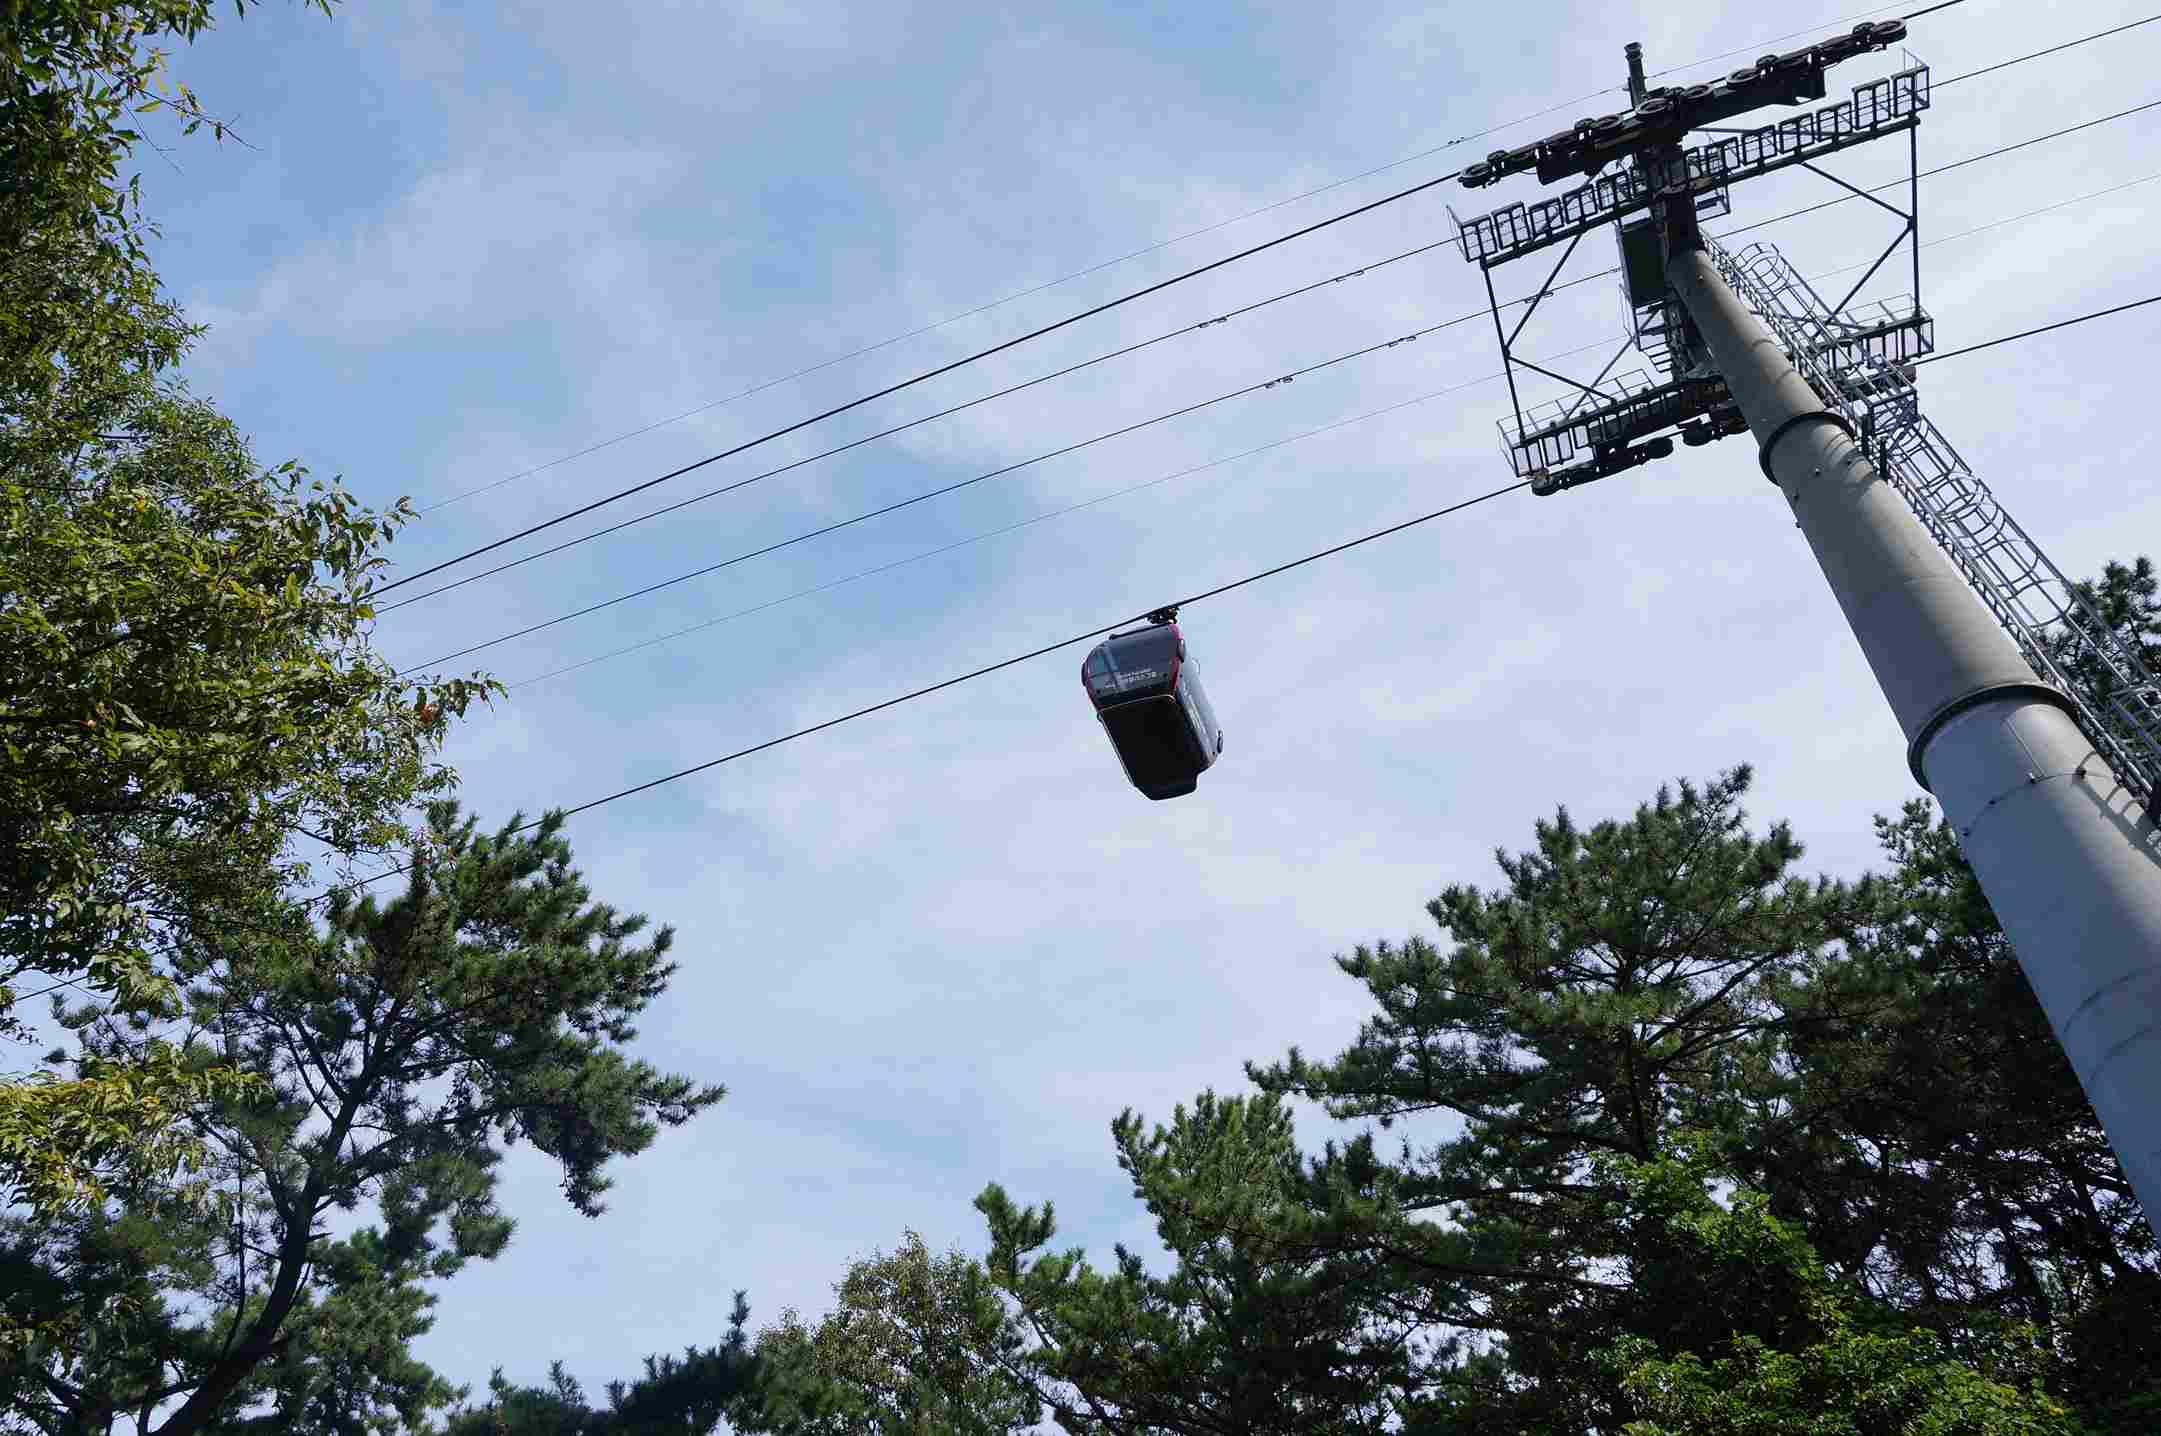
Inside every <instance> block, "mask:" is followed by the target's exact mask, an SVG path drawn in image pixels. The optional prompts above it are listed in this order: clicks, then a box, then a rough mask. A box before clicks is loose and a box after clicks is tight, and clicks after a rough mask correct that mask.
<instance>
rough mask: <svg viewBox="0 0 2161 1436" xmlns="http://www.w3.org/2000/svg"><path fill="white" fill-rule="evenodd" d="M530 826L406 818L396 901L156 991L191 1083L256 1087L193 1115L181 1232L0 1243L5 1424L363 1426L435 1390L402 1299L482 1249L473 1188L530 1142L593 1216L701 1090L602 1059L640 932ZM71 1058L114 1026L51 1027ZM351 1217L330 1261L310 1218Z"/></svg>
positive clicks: (174, 1435) (13, 1232) (132, 1212)
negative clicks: (368, 1218)
mask: <svg viewBox="0 0 2161 1436" xmlns="http://www.w3.org/2000/svg"><path fill="white" fill-rule="evenodd" d="M561 826H562V820H561V818H560V816H558V815H551V816H549V817H548V818H546V819H544V820H542V821H541V822H540V823H538V824H537V825H535V826H533V827H532V828H531V829H530V830H528V831H524V832H520V831H519V830H518V829H519V827H520V824H519V822H518V820H517V819H515V818H514V819H512V821H511V822H510V823H508V824H506V825H505V826H504V827H503V828H502V829H501V830H499V831H498V832H496V833H494V834H492V835H490V834H483V833H481V832H479V831H478V826H477V823H476V822H475V821H474V820H473V819H470V818H467V817H464V816H462V815H461V814H460V813H459V812H458V809H457V807H456V805H455V804H454V803H450V802H439V803H436V804H433V805H431V807H430V808H429V810H428V829H427V833H426V842H425V843H424V844H423V846H422V848H421V849H420V854H419V857H418V859H417V861H416V862H415V865H414V869H413V872H412V875H411V879H410V881H409V883H408V885H407V887H406V889H405V891H404V893H403V894H402V895H401V896H399V897H397V898H395V899H393V900H392V901H390V902H388V903H383V904H378V903H377V902H376V901H375V900H374V899H373V898H372V897H365V898H361V899H360V900H358V901H354V900H351V899H350V898H349V897H341V898H339V899H338V900H336V901H335V902H334V903H333V904H332V906H331V909H330V912H329V914H328V918H327V921H326V923H325V924H324V927H323V929H321V930H317V929H313V928H311V927H310V926H309V925H308V924H307V923H306V922H305V921H304V919H302V918H301V917H300V915H299V914H298V912H297V911H294V912H291V913H289V914H288V922H287V925H286V927H285V929H284V930H283V931H282V933H278V932H271V931H268V930H265V929H261V928H258V929H254V930H250V931H234V932H231V933H227V934H224V935H222V936H218V937H213V936H210V935H206V934H198V935H197V942H196V945H195V946H194V947H193V949H192V950H191V951H189V952H188V953H186V954H185V955H184V957H183V960H182V967H183V970H184V972H185V974H186V975H187V978H188V981H189V986H188V992H187V1003H188V1020H189V1024H190V1030H189V1031H187V1032H186V1033H185V1034H181V1035H180V1036H178V1037H177V1038H176V1041H177V1042H178V1044H179V1045H180V1046H181V1047H182V1049H183V1050H186V1051H188V1052H190V1053H192V1054H193V1056H194V1058H195V1060H197V1061H199V1062H201V1063H204V1064H210V1063H217V1064H221V1065H224V1066H228V1067H232V1068H236V1069H238V1070H240V1071H243V1072H247V1073H251V1074H254V1075H256V1076H257V1077H258V1078H260V1079H261V1085H260V1086H259V1088H258V1089H256V1090H255V1092H254V1094H253V1095H252V1096H249V1097H246V1098H242V1099H236V1100H228V1101H223V1102H216V1103H207V1104H204V1105H203V1106H202V1107H200V1108H198V1109H197V1110H196V1111H194V1112H193V1113H191V1114H190V1120H191V1122H192V1124H193V1126H194V1130H195V1131H196V1133H197V1135H199V1136H200V1138H201V1139H202V1141H203V1142H204V1143H205V1144H206V1145H207V1147H208V1148H209V1149H210V1150H211V1151H212V1152H213V1153H214V1154H215V1155H216V1161H215V1164H214V1166H213V1167H212V1168H211V1170H210V1172H209V1173H208V1176H209V1177H210V1178H211V1180H212V1182H213V1190H214V1192H215V1195H216V1196H217V1197H218V1198H219V1201H218V1203H217V1204H216V1205H215V1206H213V1207H212V1208H210V1209H209V1210H208V1211H207V1212H206V1211H205V1210H203V1209H202V1208H201V1207H200V1206H199V1205H198V1204H195V1203H192V1202H188V1201H183V1200H180V1199H178V1198H176V1197H175V1196H174V1195H173V1194H172V1193H171V1192H170V1191H169V1190H168V1189H167V1188H165V1187H163V1186H161V1185H159V1184H156V1183H152V1182H138V1183H136V1184H134V1185H133V1186H132V1187H129V1188H126V1189H122V1190H121V1191H119V1192H118V1194H117V1197H116V1199H115V1200H113V1201H110V1202H107V1203H102V1204H98V1205H95V1206H92V1207H90V1208H89V1209H87V1210H85V1211H83V1212H81V1213H80V1214H79V1215H77V1216H76V1217H74V1218H72V1219H70V1220H68V1221H66V1222H63V1223H57V1224H36V1223H30V1222H24V1221H20V1220H14V1221H10V1222H9V1223H7V1224H6V1227H5V1229H4V1234H5V1240H6V1246H7V1248H8V1251H9V1255H10V1257H11V1259H12V1261H13V1263H14V1264H15V1265H16V1269H17V1270H18V1271H29V1272H31V1273H33V1274H34V1275H35V1280H34V1281H33V1282H31V1283H28V1284H25V1285H21V1286H16V1287H12V1288H10V1289H8V1290H7V1292H6V1293H5V1294H0V1308H6V1309H10V1310H9V1311H8V1314H10V1315H20V1316H23V1317H28V1318H30V1319H31V1322H32V1323H33V1324H34V1323H37V1322H42V1323H44V1325H45V1327H46V1329H47V1330H48V1331H51V1330H52V1329H53V1327H54V1325H55V1324H56V1323H57V1324H58V1325H59V1327H60V1329H59V1330H58V1331H57V1333H56V1334H53V1335H49V1336H47V1337H46V1338H44V1339H42V1340H39V1341H37V1342H34V1343H32V1344H31V1345H30V1346H29V1347H27V1348H25V1350H24V1351H23V1352H22V1353H21V1354H20V1355H19V1356H18V1357H17V1359H16V1360H15V1361H14V1362H13V1363H12V1365H11V1366H0V1372H5V1374H6V1377H7V1380H6V1381H5V1382H4V1383H0V1390H4V1394H5V1397H6V1409H7V1411H8V1413H9V1415H10V1416H11V1417H13V1418H15V1419H16V1420H17V1421H19V1422H22V1423H25V1424H28V1425H31V1426H34V1427H36V1428H38V1429H40V1430H44V1431H47V1432H50V1433H53V1436H59V1433H60V1432H63V1431H66V1432H81V1433H89V1436H102V1433H104V1432H106V1431H108V1430H110V1429H111V1427H112V1424H113V1423H114V1422H115V1421H116V1420H117V1419H119V1418H120V1417H121V1416H122V1415H124V1414H127V1413H143V1412H150V1411H152V1410H155V1411H157V1412H158V1413H159V1416H158V1419H156V1420H155V1421H146V1422H145V1423H144V1424H143V1429H144V1430H145V1432H146V1433H149V1432H154V1433H155V1436H193V1433H196V1432H202V1431H210V1430H218V1431H225V1430H236V1429H240V1427H242V1426H245V1425H248V1424H250V1421H251V1420H252V1422H253V1424H256V1425H259V1426H261V1427H262V1428H263V1429H276V1430H280V1431H304V1432H326V1433H327V1432H339V1433H343V1432H358V1431H388V1430H391V1429H394V1428H395V1427H396V1426H397V1425H398V1424H399V1423H401V1422H402V1423H406V1424H410V1423H412V1422H413V1421H416V1420H418V1419H419V1418H420V1417H421V1416H422V1415H423V1414H424V1413H425V1412H426V1411H427V1410H429V1409H432V1408H438V1407H441V1406H443V1405H445V1404H447V1402H448V1401H449V1400H450V1398H451V1395H452V1393H451V1392H450V1391H449V1389H448V1388H447V1387H445V1386H444V1385H443V1384H442V1383H441V1382H440V1381H439V1380H438V1379H437V1378H435V1377H434V1375H433V1373H431V1372H428V1371H426V1369H425V1368H424V1367H421V1366H419V1365H418V1364H417V1363H415V1362H413V1361H412V1360H411V1359H410V1357H409V1356H408V1355H407V1353H406V1343H407V1342H408V1341H409V1340H410V1339H411V1338H412V1337H414V1336H416V1335H418V1334H419V1333H420V1332H421V1331H424V1330H425V1329H426V1326H427V1321H428V1318H427V1310H428V1308H429V1307H430V1306H431V1305H432V1302H433V1297H432V1295H430V1294H429V1293H428V1291H427V1289H426V1288H427V1286H428V1284H430V1283H432V1282H437V1281H440V1280H442V1279H443V1278H445V1277H448V1276H450V1275H451V1274H453V1273H454V1272H456V1271H457V1270H459V1269H460V1268H461V1267H462V1266H463V1265H464V1264H465V1263H466V1262H468V1261H472V1260H476V1259H481V1260H484V1259H489V1258H493V1257H495V1256H497V1255H499V1254H500V1253H501V1252H502V1251H503V1249H504V1247H505V1246H506V1245H507V1244H508V1242H509V1240H510V1235H511V1222H510V1220H509V1219H508V1218H507V1217H505V1216H504V1215H503V1214H502V1213H501V1211H499V1210H498V1208H497V1206H496V1203H495V1183H496V1168H497V1165H498V1163H499V1162H500V1161H501V1159H502V1155H503V1153H504V1151H505V1150H507V1149H508V1148H509V1147H510V1146H511V1145H513V1144H517V1143H525V1144H530V1145H531V1146H533V1147H535V1148H537V1149H539V1150H540V1151H543V1152H546V1153H547V1154H549V1155H550V1156H552V1157H554V1158H555V1159H556V1160H557V1161H558V1162H559V1163H560V1164H561V1166H562V1170H563V1193H564V1196H565V1198H566V1199H567V1200H568V1201H569V1202H570V1203H571V1205H572V1206H573V1207H575V1208H576V1209H577V1210H579V1211H580V1212H583V1213H585V1214H586V1215H588V1216H597V1215H599V1214H600V1212H601V1211H602V1210H603V1202H602V1198H603V1195H604V1193H605V1192H606V1190H607V1188H608V1186H609V1179H608V1177H607V1176H606V1175H605V1170H604V1169H605V1168H606V1167H607V1165H608V1164H609V1163H610V1162H611V1161H613V1160H614V1159H616V1158H618V1157H626V1156H633V1155H635V1154H637V1153H638V1152H641V1151H643V1150H645V1148H646V1147H648V1146H649V1145H651V1143H652V1141H653V1140H654V1138H655V1136H656V1135H657V1133H658V1131H659V1128H660V1127H661V1126H663V1125H669V1126H672V1125H677V1124H680V1123H682V1122H685V1121H688V1120H689V1119H690V1118H691V1117H693V1116H695V1115H696V1114H697V1113H698V1112H700V1111H702V1110H704V1109H705V1108H706V1107H708V1106H710V1105H712V1104H713V1103H714V1102H716V1101H718V1100H719V1099H720V1096H721V1089H720V1088H718V1087H711V1086H701V1085H699V1084H698V1083H696V1082H694V1081H692V1080H691V1079H690V1078H687V1077H681V1076H670V1075H666V1074H663V1073H660V1072H658V1071H655V1070H654V1069H653V1068H652V1067H651V1066H649V1065H648V1064H646V1063H644V1062H642V1061H639V1060H637V1059H635V1058H633V1057H631V1056H630V1055H629V1053H628V1051H627V1050H626V1049H627V1047H628V1044H630V1043H631V1042H632V1041H633V1040H634V1038H635V1036H636V1030H635V1028H634V1026H633V1019H634V1018H635V1017H636V1016H637V1014H638V1013H639V1012H641V1011H642V1010H643V1009H644V1008H645V1007H646V1006H648V1005H649V1004H650V1003H651V1002H652V1001H653V1000H654V999H655V998H657V997H658V996H659V995H660V994H661V993H662V991H663V990H664V989H665V988H666V986H667V983H668V979H669V977H670V976H671V975H672V974H673V972H674V970H675V966H674V964H673V963H672V962H671V961H669V960H668V957H667V954H668V951H669V949H670V946H671V945H672V942H673V934H672V933H671V932H670V931H669V930H668V929H666V928H662V929H660V930H658V931H657V932H655V933H653V934H652V936H651V937H650V939H649V940H646V941H638V940H637V939H638V936H639V934H640V933H641V932H643V930H644V927H645V919H643V918H642V917H636V916H626V915H622V914H619V913H617V912H616V911H615V910H614V909H613V908H611V907H609V906H607V905H606V904H604V903H600V902H596V901H594V900H593V899H592V897H591V894H590V892H589V891H588V889H587V888H586V886H585V884H584V882H583V881H582V880H581V879H580V877H579V876H578V874H577V872H576V870H575V869H574V868H573V867H572V866H571V862H570V850H569V847H568V845H567V844H566V843H565V842H564V840H563V838H562V836H561V831H560V830H561ZM77 1021H78V1022H79V1024H80V1033H79V1036H80V1041H81V1044H82V1048H83V1052H84V1054H85V1056H86V1057H87V1058H88V1059H90V1060H106V1059H108V1058H109V1057H111V1056H113V1055H114V1054H117V1053H119V1052H121V1051H122V1050H123V1049H125V1048H126V1047H127V1046H128V1045H129V1044H130V1043H131V1042H133V1041H136V1040H139V1038H140V1036H141V1035H142V1033H141V1031H140V1029H141V1028H143V1027H145V1026H147V1025H148V1024H147V1023H146V1022H143V1021H138V1022H136V1023H134V1024H130V1023H127V1022H123V1021H120V1020H117V1019H115V1018H114V1017H113V1016H111V1015H110V1014H109V1013H105V1012H103V1011H102V1010H100V1009H97V1008H91V1009H87V1010H85V1011H84V1012H82V1013H80V1014H77ZM364 1202H372V1203H373V1204H374V1206H375V1209H376V1211H377V1214H378V1216H379V1225H375V1226H370V1227H366V1228H363V1229H362V1230H361V1231H360V1232H358V1233H356V1234H354V1235H353V1236H350V1237H348V1238H345V1239H344V1240H341V1241H332V1240H329V1239H328V1237H327V1236H326V1234H325V1232H324V1231H323V1228H322V1225H321V1224H322V1222H323V1221H324V1220H325V1219H326V1218H327V1217H328V1216H329V1215H330V1214H331V1213H333V1212H334V1211H338V1210H352V1209H354V1208H356V1207H357V1206H359V1205H360V1204H362V1203H364Z"/></svg>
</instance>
